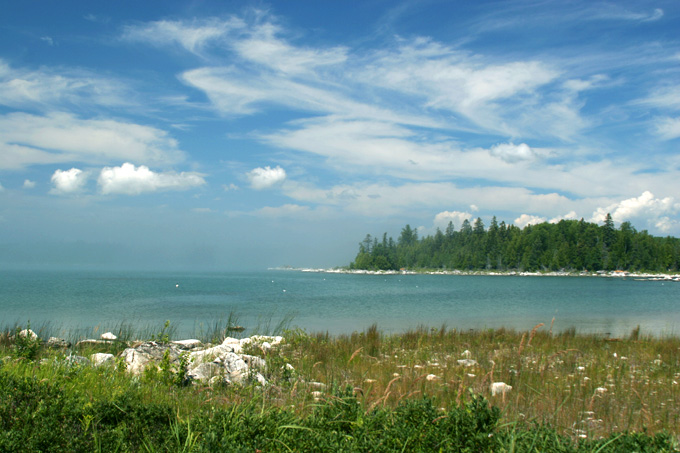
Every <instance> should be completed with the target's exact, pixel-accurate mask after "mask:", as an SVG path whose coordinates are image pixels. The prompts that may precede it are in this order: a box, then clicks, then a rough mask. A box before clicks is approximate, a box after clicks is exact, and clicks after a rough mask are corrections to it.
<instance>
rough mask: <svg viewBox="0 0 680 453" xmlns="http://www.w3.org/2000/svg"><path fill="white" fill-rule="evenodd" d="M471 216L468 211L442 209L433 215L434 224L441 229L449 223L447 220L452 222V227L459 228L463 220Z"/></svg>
mask: <svg viewBox="0 0 680 453" xmlns="http://www.w3.org/2000/svg"><path fill="white" fill-rule="evenodd" d="M471 218H472V214H470V213H469V212H461V211H442V212H440V213H439V214H437V215H436V216H434V222H433V223H434V226H435V227H438V228H439V229H441V230H444V229H446V227H447V226H448V225H449V222H453V227H454V228H456V229H460V226H461V225H462V224H463V222H464V221H465V220H468V221H469V220H470V219H471Z"/></svg>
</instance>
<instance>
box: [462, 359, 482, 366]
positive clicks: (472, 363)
mask: <svg viewBox="0 0 680 453" xmlns="http://www.w3.org/2000/svg"><path fill="white" fill-rule="evenodd" d="M458 365H463V366H464V367H470V366H475V365H477V361H476V360H474V359H460V360H458Z"/></svg>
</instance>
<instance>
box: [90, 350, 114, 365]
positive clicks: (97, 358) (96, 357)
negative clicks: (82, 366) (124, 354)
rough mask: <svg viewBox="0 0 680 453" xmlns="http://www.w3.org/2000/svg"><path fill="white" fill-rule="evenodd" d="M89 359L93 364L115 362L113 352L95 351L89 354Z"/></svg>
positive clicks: (111, 363)
mask: <svg viewBox="0 0 680 453" xmlns="http://www.w3.org/2000/svg"><path fill="white" fill-rule="evenodd" d="M90 361H91V362H92V364H93V365H94V366H101V365H113V364H114V362H115V359H114V356H113V354H106V353H104V352H97V353H96V354H92V355H91V356H90Z"/></svg>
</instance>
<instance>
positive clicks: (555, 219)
mask: <svg viewBox="0 0 680 453" xmlns="http://www.w3.org/2000/svg"><path fill="white" fill-rule="evenodd" d="M577 219H578V216H577V215H576V211H569V212H568V213H566V214H564V215H560V216H557V217H553V218H552V219H550V220H549V222H550V223H559V222H560V220H577Z"/></svg>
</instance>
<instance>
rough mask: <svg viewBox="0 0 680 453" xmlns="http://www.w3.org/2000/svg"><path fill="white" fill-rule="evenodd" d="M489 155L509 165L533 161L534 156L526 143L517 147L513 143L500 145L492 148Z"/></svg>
mask: <svg viewBox="0 0 680 453" xmlns="http://www.w3.org/2000/svg"><path fill="white" fill-rule="evenodd" d="M489 153H491V155H492V156H494V157H498V158H500V159H503V160H504V161H505V162H507V163H510V164H513V163H515V162H520V161H524V160H533V159H534V158H535V156H536V154H535V153H534V151H533V150H532V149H531V148H530V147H529V145H527V144H526V143H521V144H519V145H515V144H514V143H501V144H498V145H494V146H492V147H491V149H490V150H489Z"/></svg>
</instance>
